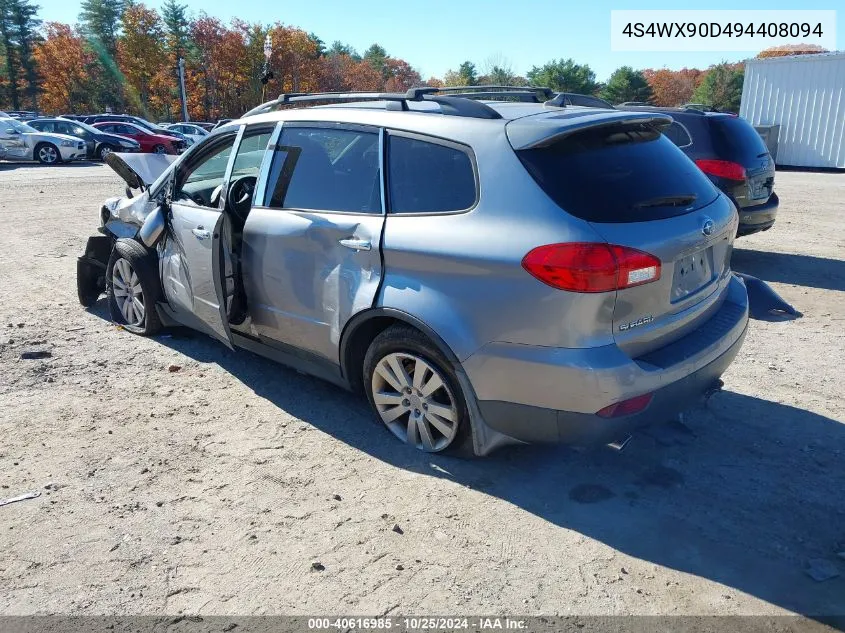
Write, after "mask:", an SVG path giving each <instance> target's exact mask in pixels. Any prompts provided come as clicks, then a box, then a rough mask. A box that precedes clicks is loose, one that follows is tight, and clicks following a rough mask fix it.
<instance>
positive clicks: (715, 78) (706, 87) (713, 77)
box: [692, 62, 745, 112]
mask: <svg viewBox="0 0 845 633" xmlns="http://www.w3.org/2000/svg"><path fill="white" fill-rule="evenodd" d="M744 79H745V69H744V67H743V65H742V63H739V64H729V63H727V62H722V63H721V64H716V65H715V66H711V67H710V68H709V69H708V70H707V74H706V75H705V76H704V79H703V80H702V82H701V84H699V86H698V88H696V90H695V94H693V96H692V99H693V101H695V102H696V103H703V104H704V105H708V106H712V107H714V108H717V109H719V110H727V111H729V112H739V103H740V101H741V100H742V82H743V80H744Z"/></svg>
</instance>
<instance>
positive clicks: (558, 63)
mask: <svg viewBox="0 0 845 633" xmlns="http://www.w3.org/2000/svg"><path fill="white" fill-rule="evenodd" d="M528 81H529V82H530V83H531V85H534V86H544V87H549V88H551V89H552V90H558V91H560V92H577V93H579V94H586V95H591V94H594V93H595V92H596V90H597V89H598V87H599V86H598V84H597V83H596V73H594V72H593V70H592V69H591V68H590V67H589V66H587V65H586V64H584V65H581V64H576V63H575V61H574V60H572V59H553V60H552V61H550V62H548V63H546V64H543V65H542V66H534V67H533V68H532V69H531V70H529V71H528Z"/></svg>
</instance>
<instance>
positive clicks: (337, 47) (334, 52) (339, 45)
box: [326, 40, 361, 61]
mask: <svg viewBox="0 0 845 633" xmlns="http://www.w3.org/2000/svg"><path fill="white" fill-rule="evenodd" d="M326 55H328V56H329V57H337V56H338V55H347V56H349V57H350V58H351V59H354V60H355V61H361V56H360V55H359V54H358V51H356V50H355V49H354V48H353V47H352V46H350V45H349V44H344V43H343V42H341V41H340V40H335V41H334V42H332V45H331V48H329V50H327V51H326Z"/></svg>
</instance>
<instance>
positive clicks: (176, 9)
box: [161, 0, 191, 58]
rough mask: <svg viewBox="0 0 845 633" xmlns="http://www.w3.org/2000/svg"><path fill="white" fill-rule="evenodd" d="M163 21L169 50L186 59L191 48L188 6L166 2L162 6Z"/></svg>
mask: <svg viewBox="0 0 845 633" xmlns="http://www.w3.org/2000/svg"><path fill="white" fill-rule="evenodd" d="M161 20H162V22H164V30H165V32H166V34H167V37H166V39H167V49H168V51H169V52H170V53H172V54H173V55H174V56H175V57H177V58H178V57H185V55H186V53H187V51H188V49H189V48H190V43H191V38H190V37H189V32H190V26H191V21H190V20H189V19H188V5H187V4H179V3H178V2H177V1H176V0H166V1H165V3H164V4H163V5H161Z"/></svg>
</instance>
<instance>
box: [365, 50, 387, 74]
mask: <svg viewBox="0 0 845 633" xmlns="http://www.w3.org/2000/svg"><path fill="white" fill-rule="evenodd" d="M364 61H365V62H367V63H368V64H369V65H370V66H372V67H373V70H375V71H377V72H378V73H379V74H380V75H381V76H382V77H384V78H385V79H386V78H387V77H386V67H385V65H386V63H387V51H386V50H385V49H384V47H383V46H380V45H379V44H373V45H372V46H370V48H368V49H367V50H366V51H364Z"/></svg>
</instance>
